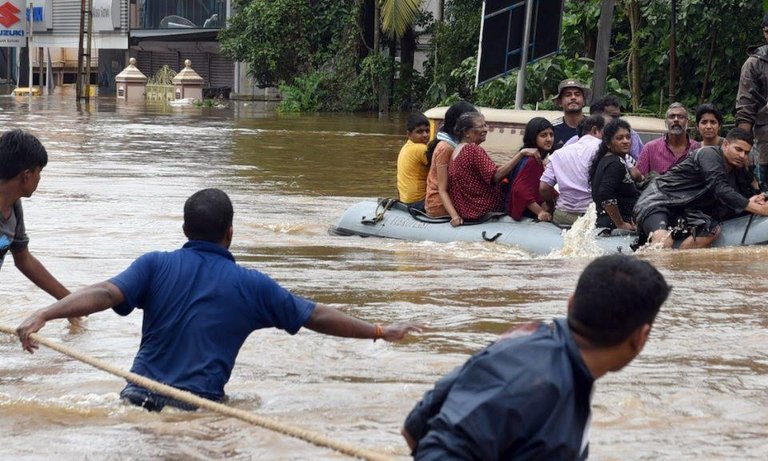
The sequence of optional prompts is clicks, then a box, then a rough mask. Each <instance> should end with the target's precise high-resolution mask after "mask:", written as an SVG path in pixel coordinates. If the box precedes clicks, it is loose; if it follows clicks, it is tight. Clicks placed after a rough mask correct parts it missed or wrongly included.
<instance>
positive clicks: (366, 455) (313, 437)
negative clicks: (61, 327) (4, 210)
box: [0, 325, 391, 461]
mask: <svg viewBox="0 0 768 461" xmlns="http://www.w3.org/2000/svg"><path fill="white" fill-rule="evenodd" d="M0 331H2V332H3V333H7V334H9V335H13V336H16V329H15V328H10V327H8V326H5V325H0ZM29 337H30V339H32V340H33V341H35V342H37V343H40V344H43V345H45V346H47V347H49V348H51V349H53V350H55V351H57V352H61V353H62V354H64V355H68V356H69V357H72V358H73V359H75V360H79V361H81V362H83V363H87V364H88V365H91V366H93V367H96V368H98V369H100V370H103V371H106V372H107V373H111V374H113V375H115V376H119V377H121V378H124V379H125V380H126V381H129V382H131V383H133V384H136V385H137V386H141V387H143V388H145V389H149V390H150V391H152V392H155V393H158V394H162V395H165V396H167V397H171V398H174V399H176V400H181V401H182V402H186V403H189V404H192V405H195V406H197V407H200V408H205V409H206V410H210V411H214V412H216V413H221V414H223V415H227V416H231V417H233V418H237V419H240V420H242V421H245V422H248V423H251V424H254V425H256V426H259V427H263V428H265V429H269V430H271V431H275V432H279V433H281V434H285V435H287V436H290V437H295V438H297V439H301V440H304V441H306V442H309V443H311V444H313V445H317V446H320V447H326V448H330V449H332V450H336V451H338V452H339V453H343V454H345V455H349V456H352V457H355V458H359V459H365V460H370V461H391V458H390V457H388V456H385V455H381V454H379V453H375V452H372V451H370V450H366V449H362V448H358V447H354V446H352V445H348V444H346V443H343V442H338V441H336V440H331V439H329V438H327V437H325V436H324V435H321V434H317V433H315V432H312V431H308V430H305V429H301V428H298V427H295V426H291V425H288V424H284V423H281V422H278V421H275V420H273V419H269V418H265V417H263V416H258V415H256V414H253V413H249V412H247V411H243V410H239V409H237V408H232V407H228V406H226V405H222V404H221V403H218V402H214V401H212V400H208V399H204V398H202V397H198V396H197V395H195V394H192V393H191V392H187V391H183V390H181V389H176V388H175V387H171V386H168V385H166V384H162V383H159V382H157V381H154V380H152V379H149V378H146V377H144V376H141V375H137V374H136V373H131V372H130V371H125V370H122V369H120V368H117V367H114V366H112V365H110V364H108V363H106V362H104V361H102V360H98V359H95V358H93V357H89V356H87V355H85V354H81V353H80V352H77V351H75V350H73V349H70V348H68V347H66V346H63V345H61V344H59V343H56V342H54V341H51V340H50V339H48V338H46V337H44V336H40V335H39V334H37V333H32V334H30V335H29Z"/></svg>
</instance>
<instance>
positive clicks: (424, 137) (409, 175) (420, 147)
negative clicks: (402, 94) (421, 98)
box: [397, 113, 429, 211]
mask: <svg viewBox="0 0 768 461" xmlns="http://www.w3.org/2000/svg"><path fill="white" fill-rule="evenodd" d="M405 129H406V133H407V135H408V140H407V141H406V142H405V145H404V146H403V147H402V148H401V149H400V154H398V156H397V192H398V194H399V196H400V201H401V202H403V203H405V204H407V205H409V206H411V207H413V208H416V209H419V210H421V211H424V197H425V196H426V194H427V173H429V162H428V161H427V142H429V120H428V119H427V117H425V116H424V114H422V113H415V114H411V115H409V116H408V119H407V120H406V122H405Z"/></svg>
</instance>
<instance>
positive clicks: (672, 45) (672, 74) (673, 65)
mask: <svg viewBox="0 0 768 461" xmlns="http://www.w3.org/2000/svg"><path fill="white" fill-rule="evenodd" d="M676 83H677V0H672V14H671V15H670V26H669V102H670V104H671V103H673V102H675V101H676V100H677V96H676V93H677V91H676V89H675V84H676Z"/></svg>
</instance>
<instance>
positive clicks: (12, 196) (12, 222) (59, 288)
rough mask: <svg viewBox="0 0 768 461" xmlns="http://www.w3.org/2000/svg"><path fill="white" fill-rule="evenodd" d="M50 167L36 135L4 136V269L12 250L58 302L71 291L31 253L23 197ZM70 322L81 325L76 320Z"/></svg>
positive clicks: (0, 182) (0, 191) (0, 231)
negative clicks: (6, 257) (7, 255)
mask: <svg viewBox="0 0 768 461" xmlns="http://www.w3.org/2000/svg"><path fill="white" fill-rule="evenodd" d="M47 164H48V152H46V150H45V147H43V145H42V144H41V143H40V141H39V140H38V139H37V138H36V137H35V136H33V135H31V134H29V133H25V132H24V131H21V130H11V131H7V132H5V133H3V135H2V136H0V211H2V213H1V214H0V267H2V264H3V260H4V259H5V255H6V254H7V253H8V251H9V250H10V252H11V254H12V255H13V262H14V264H15V265H16V267H17V268H18V269H19V271H20V272H21V273H22V274H24V275H25V276H26V277H27V278H28V279H29V280H30V281H32V283H34V284H35V285H37V286H38V287H40V288H42V289H43V290H44V291H45V292H47V293H48V294H50V295H51V296H53V297H54V298H56V299H61V298H63V297H65V296H67V295H68V294H69V290H67V289H66V288H64V286H63V285H62V284H61V283H59V281H58V280H56V278H55V277H54V276H53V275H51V274H50V272H48V270H47V269H46V268H45V266H43V264H42V263H41V262H40V261H39V260H38V259H37V258H35V257H34V256H33V255H32V253H30V252H29V248H28V245H29V238H28V237H27V231H26V227H25V226H24V211H23V209H22V207H21V197H31V196H32V194H33V193H34V192H35V190H37V185H38V184H39V183H40V173H41V172H42V170H43V167H45V165H47ZM69 321H70V322H71V323H73V324H76V323H77V319H76V318H71V319H69Z"/></svg>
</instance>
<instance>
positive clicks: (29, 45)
mask: <svg viewBox="0 0 768 461" xmlns="http://www.w3.org/2000/svg"><path fill="white" fill-rule="evenodd" d="M32 8H33V7H32V2H30V3H29V14H28V15H24V16H25V17H27V27H28V28H29V34H28V35H27V61H28V62H29V87H28V88H27V89H28V90H29V105H30V106H31V105H32V78H33V77H34V72H33V71H32V29H33V27H32V14H33V10H32Z"/></svg>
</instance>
